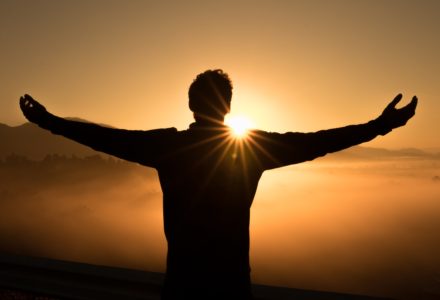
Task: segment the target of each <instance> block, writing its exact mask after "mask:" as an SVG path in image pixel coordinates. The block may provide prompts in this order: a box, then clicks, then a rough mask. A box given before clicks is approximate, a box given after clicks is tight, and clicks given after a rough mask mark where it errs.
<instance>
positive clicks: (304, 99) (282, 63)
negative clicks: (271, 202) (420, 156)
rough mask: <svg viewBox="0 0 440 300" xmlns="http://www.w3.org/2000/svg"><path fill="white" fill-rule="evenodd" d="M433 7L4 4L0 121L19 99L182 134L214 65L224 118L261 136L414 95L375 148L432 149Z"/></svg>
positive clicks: (439, 47)
mask: <svg viewBox="0 0 440 300" xmlns="http://www.w3.org/2000/svg"><path fill="white" fill-rule="evenodd" d="M439 29H440V2H439V1H435V0H432V1H423V0H422V1H420V0H418V1H415V0H414V1H397V0H396V1H394V0H388V1H325V0H323V1H316V0H312V1H287V0H286V1H272V0H271V1H269V0H267V1H202V0H200V1H160V2H159V1H154V2H153V1H122V0H121V1H98V0H93V1H70V2H67V1H37V2H36V1H12V0H6V1H1V3H0V41H1V45H2V47H1V48H0V55H1V61H2V64H1V65H2V67H1V68H0V80H1V83H2V88H1V89H0V104H1V109H0V123H7V124H9V125H18V124H21V123H23V122H24V121H25V120H24V118H23V117H22V116H21V113H20V112H19V109H18V104H17V100H18V97H19V96H20V95H22V94H23V93H30V94H31V95H33V96H34V97H35V98H36V99H37V100H40V101H41V102H42V103H43V104H44V105H46V107H47V108H48V110H50V111H51V112H53V113H55V114H57V115H60V116H77V117H81V118H84V119H88V120H91V121H95V122H101V123H107V124H110V125H113V126H116V127H121V128H128V129H153V128H158V127H171V126H175V127H177V128H179V129H185V128H187V126H188V124H189V123H190V122H191V121H192V116H191V113H190V111H189V110H188V108H187V89H188V86H189V84H190V83H191V81H192V79H193V78H194V77H195V75H197V73H199V72H201V71H204V70H205V69H208V68H222V69H224V70H225V71H226V72H228V73H229V74H230V76H231V78H232V80H233V83H234V97H233V103H232V109H233V112H234V113H239V114H245V115H248V116H249V117H250V118H251V119H252V120H253V123H254V124H256V126H257V127H259V128H261V129H267V130H272V131H281V132H284V131H315V130H319V129H324V128H331V127H338V126H343V125H347V124H352V123H362V122H366V121H368V120H370V119H372V118H374V117H376V116H377V115H378V114H379V113H380V112H381V111H382V109H383V108H384V107H385V105H386V104H387V103H388V101H390V100H391V99H392V98H393V97H394V96H395V95H396V94H397V93H399V92H402V93H404V96H405V97H404V101H409V99H410V97H411V96H412V95H414V94H416V95H417V96H419V99H420V105H419V108H418V111H417V115H416V117H415V118H414V120H412V121H411V122H410V123H409V124H408V126H407V127H406V128H405V129H400V130H397V131H396V132H393V134H391V135H389V136H387V137H383V138H379V139H376V140H375V141H373V142H370V143H369V146H375V147H389V148H401V147H418V148H430V147H440V143H439V137H440V133H439V131H438V130H437V129H438V125H437V124H438V116H439V115H440V101H438V99H437V93H438V91H439V89H440V88H439V82H440V80H439V79H440V75H439V74H440V60H439V59H438V53H440V36H439V35H438V30H439Z"/></svg>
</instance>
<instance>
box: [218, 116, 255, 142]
mask: <svg viewBox="0 0 440 300" xmlns="http://www.w3.org/2000/svg"><path fill="white" fill-rule="evenodd" d="M225 123H226V125H228V126H229V127H231V129H232V133H233V134H234V136H236V137H238V138H243V137H245V136H246V134H247V132H248V130H249V129H250V128H251V127H252V125H253V124H252V122H251V121H250V120H249V119H248V118H246V117H244V116H231V117H227V118H226V120H225Z"/></svg>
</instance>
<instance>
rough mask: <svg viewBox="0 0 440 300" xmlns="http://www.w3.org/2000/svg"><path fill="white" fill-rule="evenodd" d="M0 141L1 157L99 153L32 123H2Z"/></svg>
mask: <svg viewBox="0 0 440 300" xmlns="http://www.w3.org/2000/svg"><path fill="white" fill-rule="evenodd" d="M0 141H1V142H0V159H4V158H5V157H6V156H8V155H11V154H16V155H23V156H26V157H28V158H30V159H32V160H41V159H43V158H44V157H45V156H46V155H47V154H60V155H67V156H71V155H76V156H78V157H84V156H89V155H94V154H96V153H97V152H96V151H94V150H93V149H91V148H89V147H86V146H83V145H80V144H78V143H76V142H73V141H70V140H68V139H66V138H64V137H62V136H57V135H54V134H52V133H50V132H49V131H47V130H42V129H41V128H39V127H38V126H37V125H35V124H32V123H25V124H23V125H20V126H15V127H10V126H8V125H5V124H0Z"/></svg>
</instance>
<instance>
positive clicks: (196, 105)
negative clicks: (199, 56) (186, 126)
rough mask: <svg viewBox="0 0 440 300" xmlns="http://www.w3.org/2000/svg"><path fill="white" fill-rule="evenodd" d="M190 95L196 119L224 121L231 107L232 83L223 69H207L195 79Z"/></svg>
mask: <svg viewBox="0 0 440 300" xmlns="http://www.w3.org/2000/svg"><path fill="white" fill-rule="evenodd" d="M188 96H189V108H190V109H191V110H192V111H193V112H194V117H195V118H196V120H199V119H205V120H214V121H223V119H224V117H225V115H226V114H227V113H228V112H229V109H230V107H231V98H232V83H231V80H230V79H229V77H228V75H227V74H226V73H224V72H223V71H222V70H220V69H217V70H207V71H205V72H203V73H201V74H199V75H197V77H196V79H194V81H193V83H192V84H191V86H190V87H189V92H188Z"/></svg>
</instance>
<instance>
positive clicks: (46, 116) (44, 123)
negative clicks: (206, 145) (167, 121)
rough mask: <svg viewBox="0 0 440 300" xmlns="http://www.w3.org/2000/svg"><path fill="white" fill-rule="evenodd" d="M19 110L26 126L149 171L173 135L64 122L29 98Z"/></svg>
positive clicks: (172, 130) (170, 132)
mask: <svg viewBox="0 0 440 300" xmlns="http://www.w3.org/2000/svg"><path fill="white" fill-rule="evenodd" d="M20 108H21V110H22V111H23V114H24V116H25V117H26V118H27V119H28V120H29V121H30V122H33V123H35V124H37V125H38V126H40V127H41V128H44V129H47V130H50V131H51V132H52V133H54V134H59V135H62V136H65V137H67V138H69V139H71V140H74V141H76V142H78V143H81V144H83V145H86V146H89V147H91V148H93V149H95V150H97V151H101V152H105V153H107V154H110V155H114V156H117V157H119V158H122V159H125V160H129V161H134V162H138V163H141V164H143V165H146V166H151V167H155V164H156V160H157V157H158V155H159V154H160V152H161V150H160V149H161V147H162V144H163V140H164V138H165V137H166V135H167V134H172V132H174V131H175V129H160V130H151V131H137V130H136V131H135V130H123V129H114V128H108V127H103V126H100V125H97V124H93V123H84V122H77V121H71V120H66V119H63V118H60V117H57V116H55V115H53V114H51V113H49V112H48V111H47V110H46V108H45V107H44V106H43V105H41V104H40V103H38V102H37V101H36V100H35V99H33V98H32V97H31V96H29V95H24V96H22V97H20Z"/></svg>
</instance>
